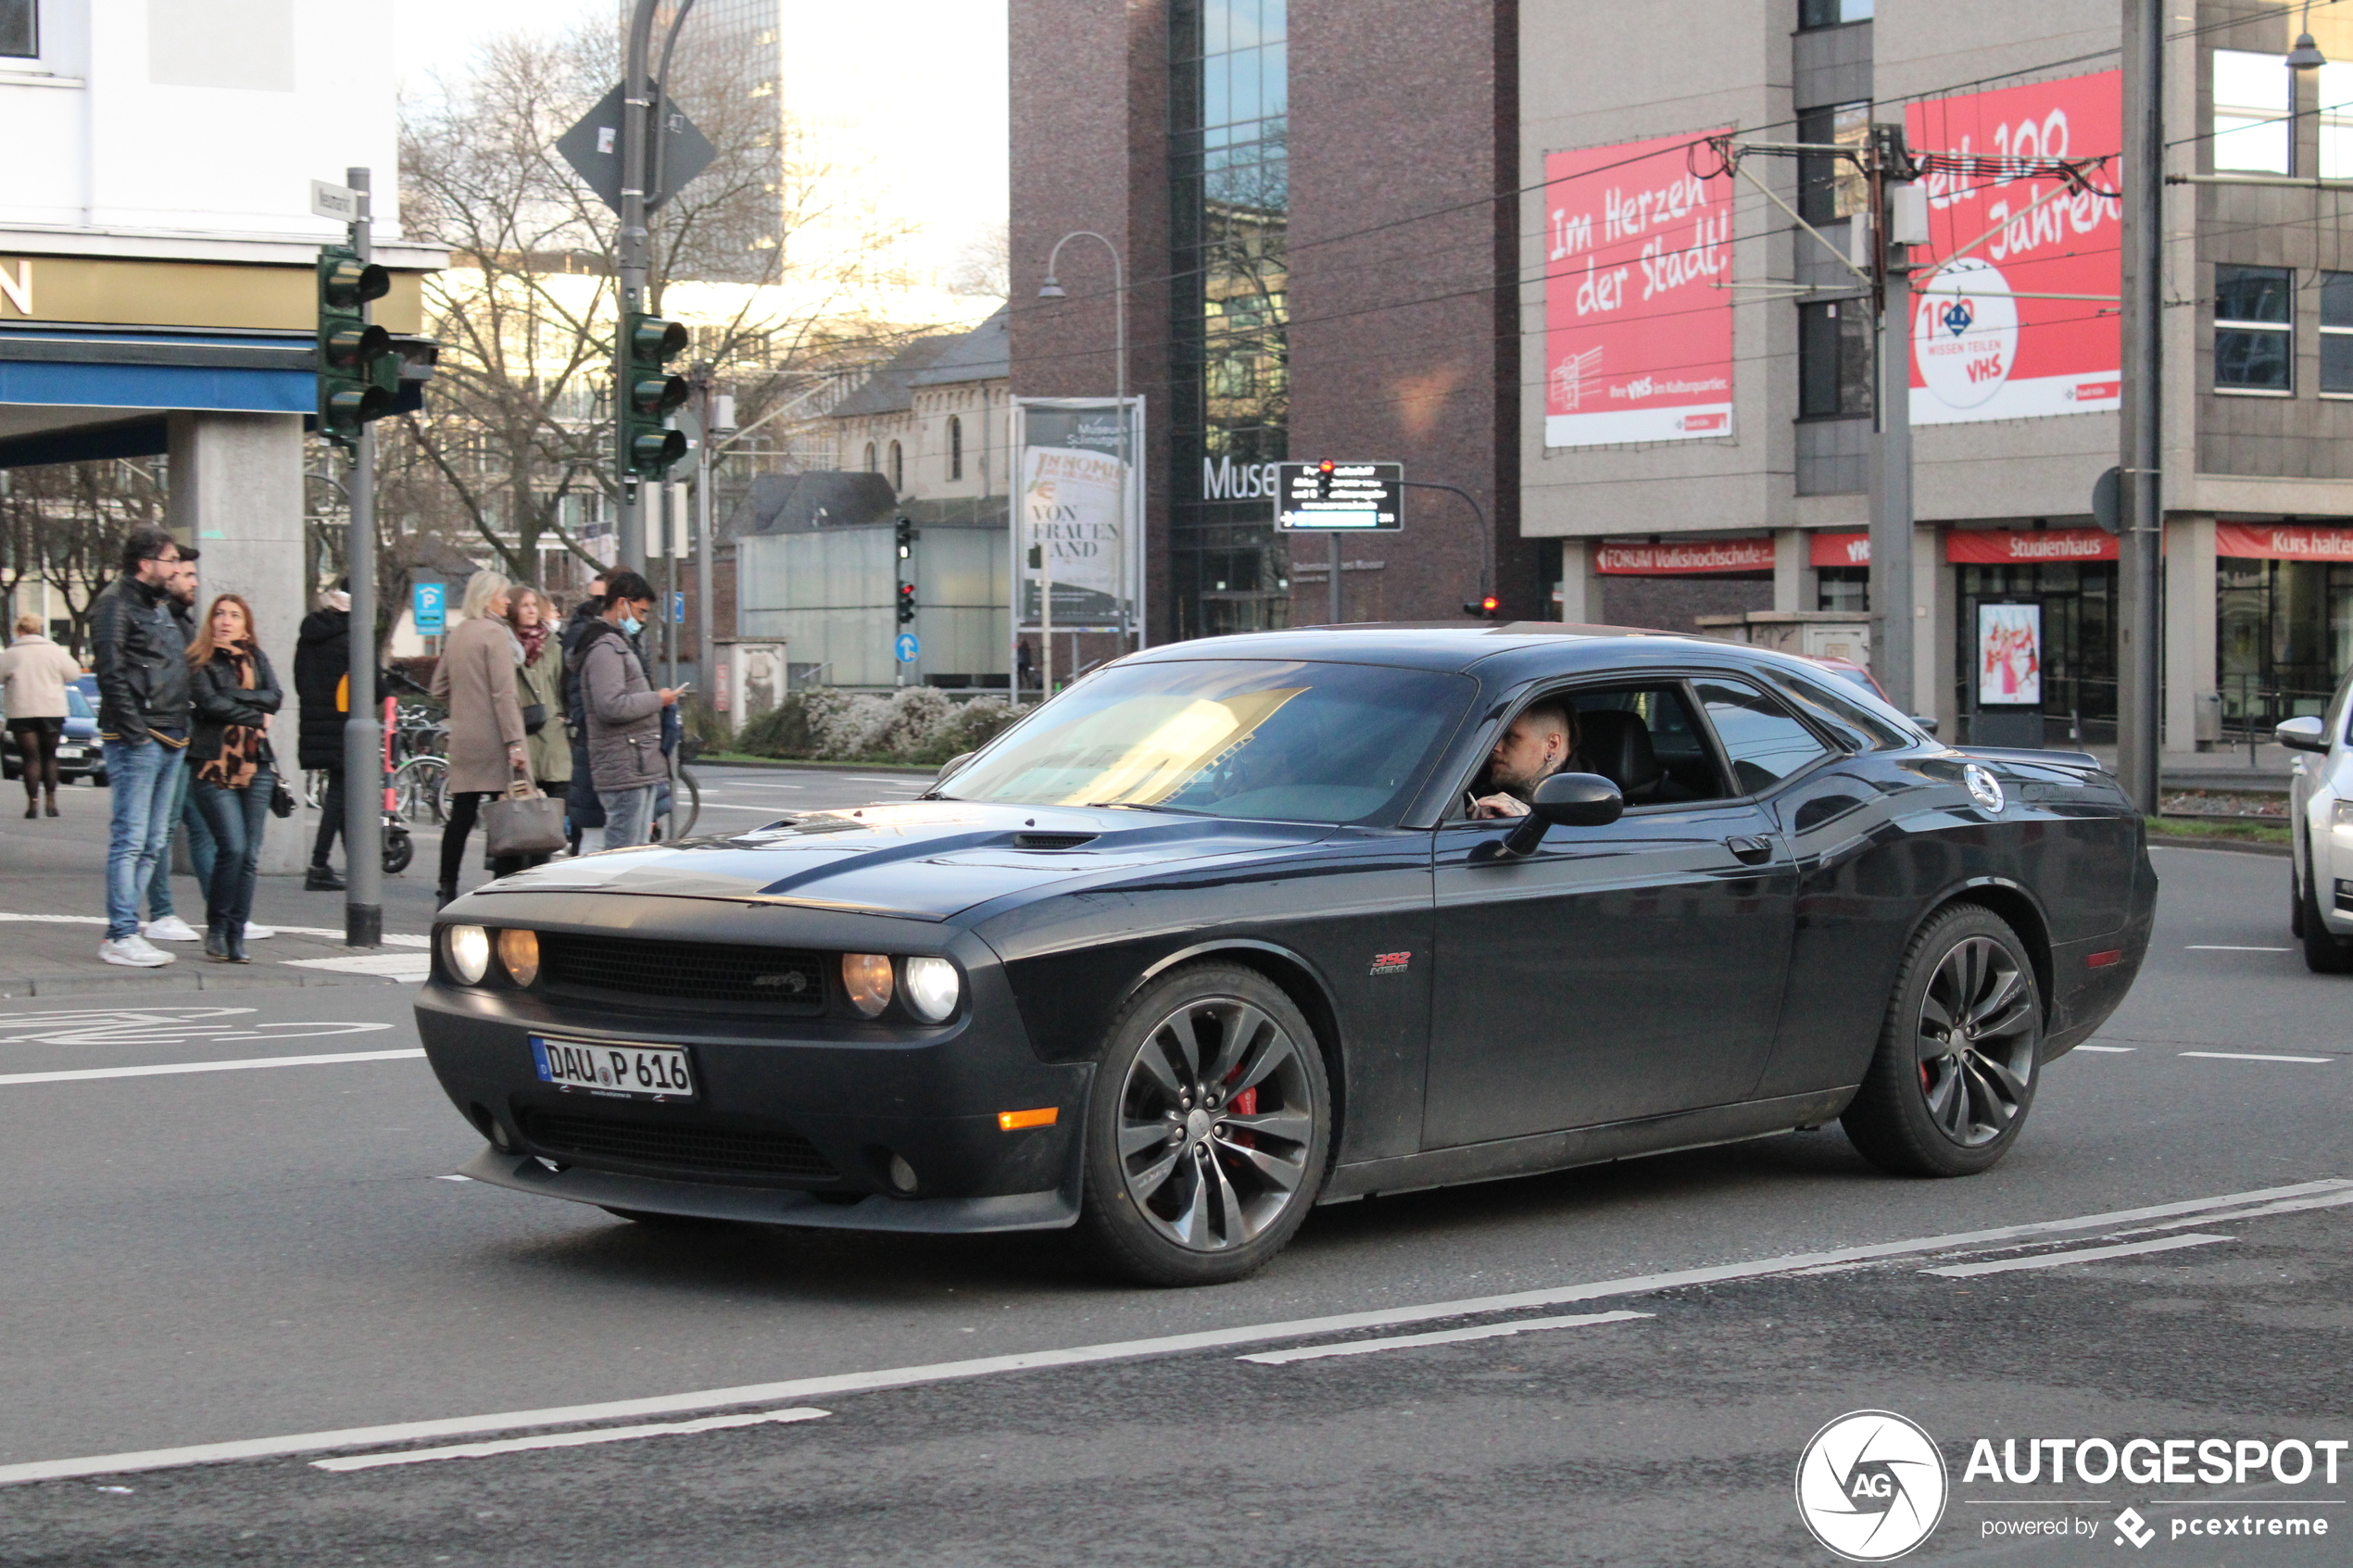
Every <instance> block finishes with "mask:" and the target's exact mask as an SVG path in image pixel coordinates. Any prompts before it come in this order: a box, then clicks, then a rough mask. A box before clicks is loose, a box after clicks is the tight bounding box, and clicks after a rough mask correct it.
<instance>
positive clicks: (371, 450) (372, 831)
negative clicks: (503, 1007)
mask: <svg viewBox="0 0 2353 1568" xmlns="http://www.w3.org/2000/svg"><path fill="white" fill-rule="evenodd" d="M344 183H345V184H346V185H348V186H350V187H351V188H352V190H354V191H356V192H357V193H359V204H358V209H357V210H356V211H355V212H354V213H353V214H352V219H351V248H352V249H353V250H354V251H357V252H358V253H359V259H360V261H361V262H362V263H365V262H367V261H369V260H370V259H371V257H372V256H373V254H374V245H373V244H372V241H371V236H370V234H369V228H370V211H369V207H370V204H369V199H368V170H366V169H348V170H346V171H345V174H344ZM359 308H360V312H361V316H362V319H363V320H373V319H374V316H375V308H374V307H373V306H371V305H369V304H367V303H365V302H364V301H363V302H362V303H361V305H360V307H359ZM324 369H325V367H324V366H321V370H322V371H323V370H324ZM375 428H376V427H375V425H374V423H373V422H372V421H371V422H369V423H365V424H362V425H361V426H360V427H359V433H358V435H356V436H355V437H354V438H353V440H352V444H351V476H350V486H349V495H350V504H351V525H350V533H349V537H348V538H347V539H346V542H345V545H344V569H345V571H346V575H347V581H349V583H351V590H350V592H351V639H350V648H351V658H350V666H349V670H350V673H349V677H348V680H349V684H348V686H347V688H346V689H347V690H348V692H349V694H350V697H349V701H350V709H349V711H348V713H347V714H346V717H345V719H344V722H343V779H344V789H343V812H344V815H343V859H344V895H343V939H344V943H345V945H346V947H381V946H382V945H383V943H384V725H383V722H382V721H381V720H380V719H379V718H378V716H377V713H376V433H375Z"/></svg>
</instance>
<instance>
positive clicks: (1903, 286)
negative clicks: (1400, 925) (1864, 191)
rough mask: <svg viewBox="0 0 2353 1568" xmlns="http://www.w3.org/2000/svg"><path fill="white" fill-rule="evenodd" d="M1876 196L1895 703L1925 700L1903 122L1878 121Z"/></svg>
mask: <svg viewBox="0 0 2353 1568" xmlns="http://www.w3.org/2000/svg"><path fill="white" fill-rule="evenodd" d="M1873 132H1874V135H1873V138H1872V140H1873V147H1872V158H1871V169H1870V191H1871V200H1870V203H1869V207H1867V208H1866V209H1865V211H1864V212H1863V213H1859V214H1857V215H1856V218H1857V220H1863V219H1865V218H1868V220H1869V222H1870V224H1871V242H1872V244H1871V255H1872V257H1873V261H1874V272H1875V277H1876V282H1877V284H1878V293H1879V303H1880V311H1879V323H1878V333H1877V337H1878V346H1879V378H1878V379H1879V395H1878V396H1877V397H1876V398H1875V399H1873V405H1874V407H1873V409H1872V426H1873V428H1872V438H1871V456H1870V467H1869V479H1870V504H1871V578H1870V595H1871V670H1872V672H1873V673H1874V674H1875V675H1877V676H1878V677H1879V683H1880V684H1881V687H1883V688H1884V689H1885V690H1886V692H1887V695H1888V696H1890V697H1891V698H1892V699H1894V702H1895V704H1896V706H1898V707H1900V708H1901V709H1904V711H1905V712H1906V713H1910V712H1913V711H1915V710H1916V709H1917V708H1918V706H1919V697H1918V690H1917V688H1916V687H1915V686H1914V684H1913V681H1912V671H1913V646H1914V643H1915V640H1916V639H1915V636H1914V625H1915V622H1914V617H1913V613H1912V597H1913V594H1912V269H1911V263H1910V259H1909V251H1910V247H1909V246H1908V245H1895V244H1892V243H1890V241H1889V239H1888V235H1889V234H1890V233H1891V232H1892V231H1891V229H1890V227H1889V224H1888V218H1889V211H1888V201H1889V197H1890V194H1891V193H1892V192H1893V190H1894V185H1895V183H1896V182H1897V180H1898V179H1900V177H1901V176H1902V175H1903V174H1904V173H1906V172H1907V170H1905V169H1899V168H1895V167H1893V166H1894V164H1895V163H1896V161H1897V158H1898V157H1900V155H1901V154H1902V152H1903V143H1902V139H1901V138H1902V127H1900V126H1875V127H1873Z"/></svg>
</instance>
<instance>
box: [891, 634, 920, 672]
mask: <svg viewBox="0 0 2353 1568" xmlns="http://www.w3.org/2000/svg"><path fill="white" fill-rule="evenodd" d="M897 646H898V650H899V662H900V663H901V664H912V663H914V662H915V656H916V655H917V654H919V653H921V652H923V651H924V645H923V644H921V643H919V642H917V641H915V633H912V632H901V633H899V642H898V645H897Z"/></svg>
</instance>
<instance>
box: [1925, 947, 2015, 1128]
mask: <svg viewBox="0 0 2353 1568" xmlns="http://www.w3.org/2000/svg"><path fill="white" fill-rule="evenodd" d="M2035 1014H2036V1006H2035V1001H2034V988H2033V986H2032V985H2030V984H2028V982H2027V979H2026V976H2025V975H2024V974H2023V973H2021V972H2020V969H2019V965H2018V960H2017V959H2016V958H2015V957H2014V956H2013V955H2012V954H2011V953H2010V951H2009V949H2008V948H2007V947H2004V946H2003V945H2002V944H2001V943H1999V942H1996V941H1994V939H1993V938H1992V937H1990V936H1969V937H1965V938H1963V939H1962V940H1961V941H1960V942H1958V943H1957V944H1955V946H1954V947H1953V949H1952V950H1951V951H1950V952H1948V953H1946V954H1945V955H1944V960H1943V961H1941V962H1940V963H1938V964H1937V966H1936V972H1935V974H1934V975H1933V976H1931V979H1930V980H1929V983H1928V989H1927V991H1926V992H1925V993H1924V994H1923V995H1922V996H1921V997H1920V1016H1919V1029H1918V1032H1917V1040H1918V1047H1919V1074H1920V1092H1921V1094H1922V1095H1923V1096H1924V1097H1925V1098H1926V1099H1927V1101H1928V1116H1929V1120H1930V1121H1931V1123H1935V1125H1936V1128H1937V1130H1938V1131H1939V1132H1941V1133H1943V1134H1944V1135H1945V1136H1946V1137H1948V1138H1950V1139H1951V1140H1952V1141H1953V1142H1955V1143H1957V1144H1958V1145H1960V1146H1961V1147H1962V1148H1979V1147H1981V1146H1982V1145H1985V1144H1989V1143H1992V1142H1993V1141H1994V1139H1995V1138H1998V1137H2000V1136H2001V1135H2002V1134H2003V1133H2004V1132H2005V1131H2006V1130H2007V1128H2008V1127H2009V1125H2010V1123H2013V1122H2015V1121H2016V1120H2017V1119H2018V1117H2019V1114H2020V1111H2022V1110H2024V1109H2025V1107H2026V1101H2027V1098H2028V1097H2029V1095H2030V1094H2031V1093H2032V1084H2033V1080H2034V1047H2035V1035H2036V1029H2035V1024H2036V1022H2037V1020H2036V1016H2035Z"/></svg>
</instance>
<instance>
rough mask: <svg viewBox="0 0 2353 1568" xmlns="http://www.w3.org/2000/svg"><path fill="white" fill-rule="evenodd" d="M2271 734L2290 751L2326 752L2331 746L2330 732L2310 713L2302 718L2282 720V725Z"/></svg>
mask: <svg viewBox="0 0 2353 1568" xmlns="http://www.w3.org/2000/svg"><path fill="white" fill-rule="evenodd" d="M2271 734H2272V735H2273V736H2274V737H2276V738H2277V739H2278V741H2279V743H2280V744H2281V745H2282V746H2286V747H2287V748H2288V749H2289V750H2290V751H2319V752H2326V751H2327V750H2328V748H2329V737H2328V732H2327V731H2325V730H2323V729H2322V728H2321V721H2320V720H2319V719H2317V718H2315V717H2314V716H2313V715H2311V714H2309V713H2307V714H2306V715H2304V717H2303V718H2301V719H2286V720H2283V721H2281V722H2280V727H2279V728H2278V729H2276V730H2273V731H2272V732H2271Z"/></svg>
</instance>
